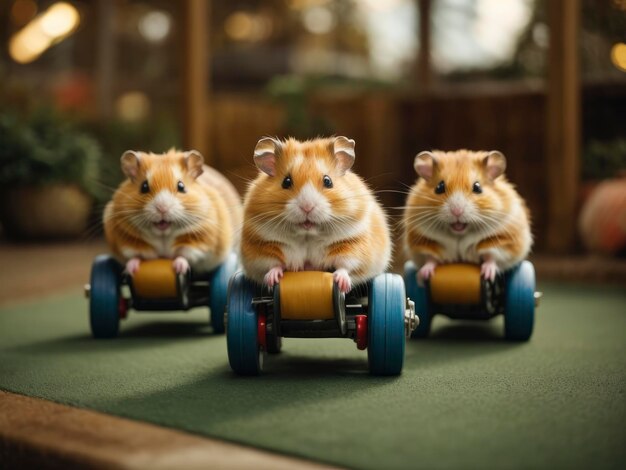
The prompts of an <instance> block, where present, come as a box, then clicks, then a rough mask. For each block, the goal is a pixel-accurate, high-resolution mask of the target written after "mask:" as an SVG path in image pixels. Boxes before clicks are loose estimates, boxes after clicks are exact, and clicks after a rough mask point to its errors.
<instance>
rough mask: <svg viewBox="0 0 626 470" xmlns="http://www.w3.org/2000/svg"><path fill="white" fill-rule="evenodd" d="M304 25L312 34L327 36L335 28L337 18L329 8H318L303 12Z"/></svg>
mask: <svg viewBox="0 0 626 470" xmlns="http://www.w3.org/2000/svg"><path fill="white" fill-rule="evenodd" d="M302 23H303V24H304V27H305V28H306V30H307V31H309V32H310V33H313V34H326V33H329V32H330V31H332V30H333V28H334V27H335V17H334V16H333V14H332V12H331V11H330V10H329V9H328V8H326V7H322V6H316V7H312V8H308V9H306V10H304V11H303V12H302Z"/></svg>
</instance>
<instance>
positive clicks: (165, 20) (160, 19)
mask: <svg viewBox="0 0 626 470" xmlns="http://www.w3.org/2000/svg"><path fill="white" fill-rule="evenodd" d="M138 28H139V33H141V35H142V36H143V37H144V38H145V39H146V40H148V41H150V42H154V43H158V42H162V41H163V40H164V39H166V38H167V36H169V34H170V31H171V29H172V18H171V16H170V15H169V13H167V12H165V11H159V10H154V11H150V12H148V13H146V14H145V15H143V16H142V17H141V18H140V19H139V24H138Z"/></svg>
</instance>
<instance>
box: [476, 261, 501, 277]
mask: <svg viewBox="0 0 626 470" xmlns="http://www.w3.org/2000/svg"><path fill="white" fill-rule="evenodd" d="M497 272H498V266H496V262H495V261H493V260H489V261H485V262H484V263H483V264H482V265H481V266H480V274H481V276H482V277H484V278H485V279H486V280H488V281H493V280H494V279H495V278H496V274H497Z"/></svg>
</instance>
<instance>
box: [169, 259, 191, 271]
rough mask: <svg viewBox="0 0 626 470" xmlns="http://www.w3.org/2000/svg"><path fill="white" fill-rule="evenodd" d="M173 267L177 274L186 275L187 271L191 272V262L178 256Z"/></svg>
mask: <svg viewBox="0 0 626 470" xmlns="http://www.w3.org/2000/svg"><path fill="white" fill-rule="evenodd" d="M172 267H173V268H174V271H176V274H185V273H186V272H187V271H189V261H187V259H186V258H183V257H182V256H177V257H176V258H174V262H173V263H172Z"/></svg>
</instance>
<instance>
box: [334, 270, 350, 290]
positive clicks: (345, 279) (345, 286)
mask: <svg viewBox="0 0 626 470" xmlns="http://www.w3.org/2000/svg"><path fill="white" fill-rule="evenodd" d="M333 280H334V281H335V282H336V283H337V285H338V286H339V290H340V291H341V292H343V293H344V294H347V293H348V292H350V290H352V281H351V280H350V276H349V275H348V271H346V270H345V269H338V270H337V271H335V272H334V273H333Z"/></svg>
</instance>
